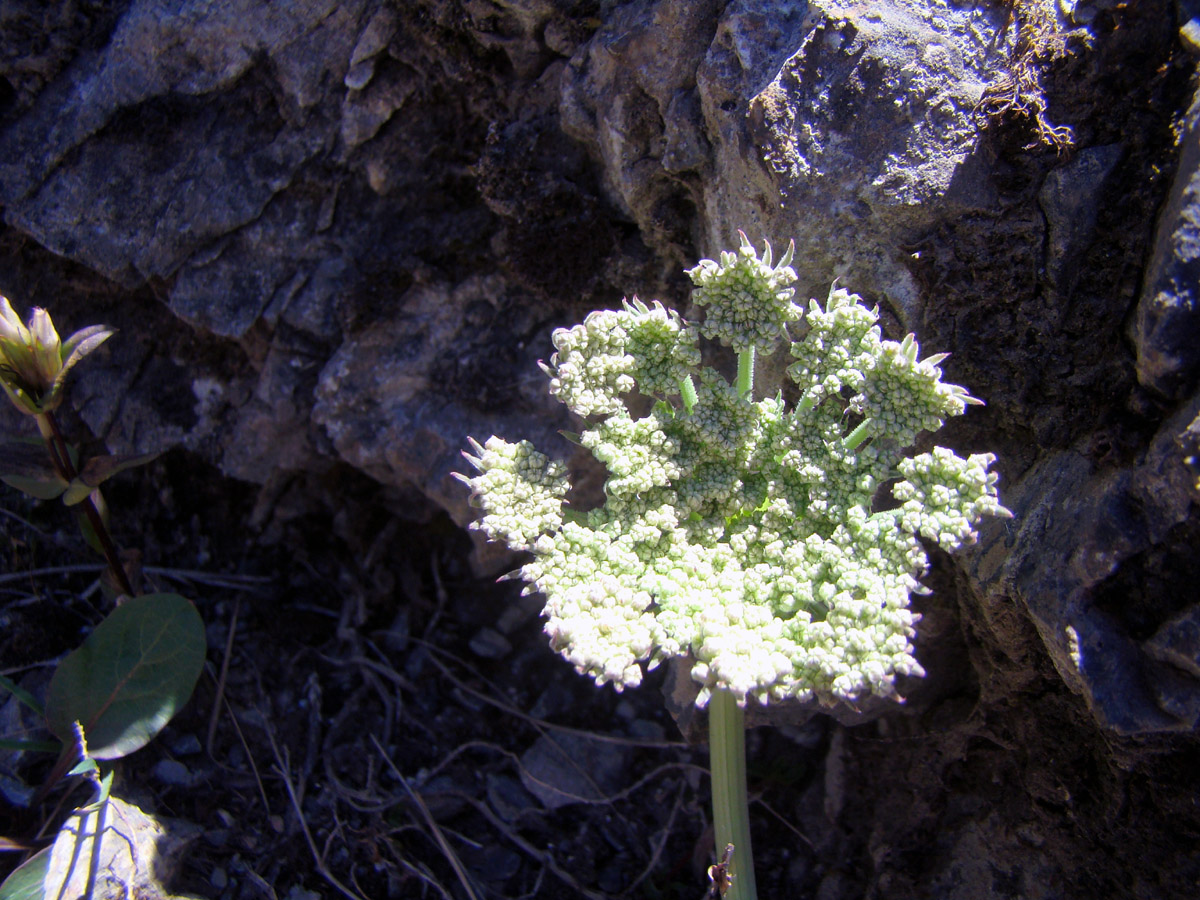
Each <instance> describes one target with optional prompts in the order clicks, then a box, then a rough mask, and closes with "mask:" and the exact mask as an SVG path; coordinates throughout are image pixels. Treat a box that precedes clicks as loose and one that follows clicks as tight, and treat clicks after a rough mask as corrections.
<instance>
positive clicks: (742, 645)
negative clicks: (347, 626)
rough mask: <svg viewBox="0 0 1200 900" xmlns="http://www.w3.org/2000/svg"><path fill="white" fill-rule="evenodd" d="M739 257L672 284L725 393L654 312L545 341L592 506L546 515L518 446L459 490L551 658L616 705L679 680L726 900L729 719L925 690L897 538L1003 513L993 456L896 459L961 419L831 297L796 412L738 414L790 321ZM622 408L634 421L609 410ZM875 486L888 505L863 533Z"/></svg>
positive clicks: (737, 810) (921, 555) (760, 407)
mask: <svg viewBox="0 0 1200 900" xmlns="http://www.w3.org/2000/svg"><path fill="white" fill-rule="evenodd" d="M739 234H740V232H739ZM741 239H742V245H741V248H740V249H739V251H738V252H737V253H728V252H726V253H722V254H721V255H720V261H719V262H717V261H714V260H704V261H702V262H701V263H700V264H699V265H698V266H696V267H695V268H694V269H692V270H690V272H689V273H688V274H689V275H691V277H692V280H693V282H694V283H695V284H696V290H695V293H694V295H693V298H694V300H695V301H696V303H697V305H699V306H703V307H705V321H704V323H703V325H702V326H701V331H702V332H703V333H704V335H705V336H706V337H709V338H716V339H718V340H720V341H721V342H722V343H724V344H726V345H728V346H731V347H733V348H734V349H735V350H737V352H738V372H737V378H736V380H735V383H734V384H730V383H729V382H728V381H726V380H725V379H724V378H722V377H721V375H720V374H718V373H717V372H715V371H713V370H712V369H710V368H701V367H700V351H699V348H698V347H697V346H696V343H697V333H696V329H695V328H693V327H692V326H690V325H688V324H687V323H686V322H684V321H683V320H682V319H681V318H680V317H679V315H678V314H677V313H674V312H671V311H669V310H667V309H665V308H664V307H663V306H662V304H660V303H657V302H656V303H654V304H653V306H646V305H645V304H644V303H642V302H640V301H638V300H636V299H635V300H634V301H633V302H632V303H628V302H627V303H625V304H624V305H623V307H622V309H620V310H615V311H614V310H603V311H600V312H594V313H592V314H591V315H589V316H588V317H587V318H586V319H585V320H584V322H583V324H581V325H576V326H575V327H574V328H571V329H560V330H559V331H556V332H555V333H554V346H555V349H556V351H557V352H556V353H555V354H554V355H553V356H552V357H551V359H550V363H549V364H548V365H544V366H543V368H544V369H545V371H546V373H547V374H548V375H549V376H550V392H551V393H552V394H553V395H554V396H555V397H557V398H558V399H559V400H561V401H562V402H563V403H565V404H566V405H567V406H568V407H569V408H570V409H571V410H572V411H573V412H574V413H576V414H577V415H579V416H582V417H584V418H586V419H588V420H589V421H588V423H587V427H586V428H584V430H583V432H582V434H581V435H580V438H579V442H580V443H581V444H582V445H583V446H584V447H586V448H588V449H589V450H591V452H592V454H593V455H594V456H595V457H596V459H598V460H599V461H600V462H601V463H603V464H604V466H605V467H606V468H607V470H608V474H609V477H608V480H607V482H606V483H605V492H606V495H607V500H606V502H605V503H604V505H603V506H601V507H598V508H596V509H592V510H589V511H587V512H586V513H578V512H576V513H574V514H572V515H571V516H569V517H564V515H563V509H562V507H563V499H564V497H565V496H566V492H567V480H566V477H565V475H564V473H563V470H562V469H561V467H557V466H556V464H555V463H552V462H551V461H550V460H548V459H547V458H546V457H545V456H542V455H541V454H540V453H538V452H537V451H535V450H534V449H533V448H532V447H531V446H530V445H529V444H528V443H527V442H521V443H520V444H509V443H507V442H505V441H502V440H500V439H499V438H496V437H493V438H491V439H489V440H488V442H487V444H486V445H485V446H483V447H481V446H480V445H479V444H477V443H475V442H474V441H472V446H473V447H474V449H475V453H476V455H475V456H469V455H468V456H467V459H468V460H469V461H470V462H471V464H472V465H473V466H474V467H475V468H476V469H478V470H479V474H477V475H475V476H473V477H470V478H468V477H466V476H459V477H460V478H462V480H463V481H465V482H466V483H467V485H468V486H469V487H470V488H471V491H472V497H473V499H475V500H476V501H477V502H479V503H480V504H481V505H482V506H483V509H484V513H485V514H484V516H483V518H482V520H481V521H480V522H479V523H478V524H477V525H476V527H478V528H482V529H483V530H484V531H485V532H486V533H487V534H488V536H489V537H492V538H494V539H498V540H503V541H505V542H506V543H507V544H508V545H509V546H510V547H512V548H513V549H514V550H526V551H530V552H531V553H532V557H533V558H532V559H531V561H530V562H528V563H527V564H526V565H525V566H523V567H522V568H521V570H520V575H521V577H522V578H523V579H524V580H525V581H526V582H527V584H528V586H527V587H526V591H527V592H528V591H538V592H540V593H541V594H543V595H544V596H545V598H546V607H545V615H546V620H547V621H546V632H547V633H548V634H549V635H550V641H551V645H552V646H553V647H554V649H556V650H557V651H559V652H560V653H562V655H563V656H565V657H566V658H567V659H568V660H569V661H570V662H571V663H572V664H573V665H574V666H575V668H576V669H578V670H579V671H580V672H581V673H585V674H587V675H590V676H591V677H592V678H594V679H595V681H596V683H597V684H605V683H612V684H613V685H614V686H615V687H616V688H617V690H620V689H621V688H623V687H625V686H633V685H637V684H640V683H641V680H642V675H643V667H645V668H653V667H654V666H656V665H658V664H659V663H660V662H661V661H662V660H664V659H670V658H672V657H686V658H689V659H690V660H691V661H692V668H691V673H692V677H693V678H694V679H695V680H696V681H697V682H699V684H700V686H701V687H700V691H699V694H698V696H697V699H696V703H697V705H699V706H706V705H707V706H708V707H709V711H710V715H709V725H710V728H709V734H710V740H709V747H710V754H711V756H710V760H711V763H710V769H711V772H712V792H713V823H714V830H715V834H716V839H717V847H718V849H724V848H727V847H728V848H732V852H733V855H732V860H730V856H729V851H726V854H725V856H724V857H723V859H725V860H726V863H725V864H723V865H726V864H728V865H729V869H730V870H731V871H730V870H726V872H725V876H728V877H725V876H723V878H722V883H723V885H724V886H725V888H727V890H726V891H725V892H724V893H723V896H724V898H725V900H753V898H754V897H755V881H754V867H753V860H752V851H751V846H750V828H749V812H748V805H747V795H746V775H745V739H744V729H745V723H744V710H743V707H744V705H745V703H746V700H747V698H749V697H754V698H755V699H757V700H759V701H761V702H763V703H766V702H769V701H779V700H784V699H787V698H796V699H800V700H810V699H816V700H818V701H820V702H821V703H823V704H830V705H832V704H834V703H837V702H839V701H846V702H849V703H854V702H856V701H859V700H861V699H863V698H865V697H868V696H872V695H873V696H878V697H895V698H897V699H899V698H898V694H897V691H896V678H897V676H901V675H923V674H924V671H923V670H922V668H921V666H920V664H919V663H918V662H917V660H916V658H915V656H914V649H913V638H914V636H915V633H916V632H915V626H916V623H917V620H918V618H919V617H918V616H917V615H916V614H914V613H913V612H912V611H911V610H910V609H909V597H910V596H911V595H912V594H913V593H914V592H918V591H921V590H922V588H921V584H920V582H919V581H918V580H917V579H918V578H919V577H920V576H921V575H922V574H923V573H924V571H925V567H926V557H925V551H924V549H923V548H922V546H921V543H920V541H919V540H918V539H917V535H923V536H925V537H926V538H928V539H929V540H933V541H936V542H937V543H938V544H940V545H941V546H942V547H943V548H945V549H947V550H954V549H957V548H958V547H960V546H962V545H963V544H965V543H969V542H970V541H972V540H974V539H975V531H974V528H975V525H976V524H977V523H978V522H979V520H980V518H981V517H983V516H985V515H1001V516H1004V515H1009V513H1008V510H1006V509H1005V508H1004V507H1003V506H1001V505H1000V502H999V500H998V499H997V497H996V475H995V474H994V473H991V472H989V471H988V466H989V465H990V464H991V463H992V461H993V457H992V456H990V455H987V454H984V455H977V456H971V457H969V458H968V459H963V458H961V457H959V456H957V455H956V454H955V453H954V452H953V451H950V450H947V449H945V448H944V447H936V448H934V450H933V451H932V452H930V453H923V454H920V455H919V456H912V457H910V456H907V455H906V452H905V450H904V448H905V447H907V446H909V445H910V444H912V442H913V441H914V440H915V439H916V436H917V434H918V433H919V432H921V431H926V430H928V431H933V430H936V429H938V428H940V427H941V426H942V422H943V421H944V420H945V419H946V418H947V417H948V416H957V415H961V414H962V413H963V412H964V411H965V410H966V407H967V405H968V404H971V403H978V402H979V401H977V400H975V399H974V398H972V397H970V396H969V395H968V394H967V392H966V391H965V390H964V389H962V388H961V387H958V386H957V385H952V384H945V383H943V382H942V380H941V376H942V372H941V369H940V368H939V367H938V364H939V363H940V362H941V361H942V359H944V357H943V356H932V357H929V358H928V359H925V360H920V359H918V348H917V343H916V341H915V339H914V338H913V336H912V335H909V336H908V337H906V338H905V339H904V340H903V341H900V342H896V341H886V340H883V338H882V337H881V335H880V329H879V325H878V319H879V315H878V311H877V310H871V309H868V308H867V307H866V306H864V305H863V304H862V303H861V302H860V300H859V298H858V297H856V296H854V295H853V294H850V293H848V292H847V291H844V290H833V291H831V292H830V295H829V298H828V300H827V301H826V304H825V306H824V308H822V306H821V304H819V303H818V302H817V301H815V300H813V301H812V302H811V303H810V304H809V310H808V322H807V325H808V328H807V330H806V333H805V334H804V337H803V338H802V339H801V340H798V341H792V342H791V353H792V356H793V357H794V358H795V360H796V362H795V363H794V364H793V365H792V367H791V368H790V369H789V370H788V371H789V374H790V375H791V377H792V378H793V379H794V380H795V381H796V383H797V385H798V388H799V401H798V402H797V403H796V405H795V406H794V407H791V408H789V407H788V406H787V405H785V404H784V402H783V400H782V398H781V397H778V396H777V397H775V398H767V399H764V400H758V401H756V400H755V399H754V397H753V372H754V355H755V352H756V350H763V351H768V350H770V349H771V348H773V347H774V346H775V345H776V344H777V343H778V342H779V340H780V338H782V337H788V325H789V323H792V322H795V321H797V320H798V319H799V318H800V317H801V315H802V313H803V310H802V309H801V307H800V306H798V305H796V304H795V303H793V302H792V294H793V290H792V288H791V286H790V285H791V284H792V282H794V281H795V279H796V275H795V273H794V272H793V271H792V269H791V268H790V266H789V265H788V263H790V261H791V256H792V247H789V248H788V251H787V253H786V254H784V257H783V259H782V260H780V262H779V264H778V265H776V266H772V265H771V248H770V245H769V244H768V245H767V247H766V250H765V252H764V253H763V257H762V259H759V258H758V255H757V254H756V253H755V251H754V248H753V247H752V246H751V245H750V242H749V241H748V240H747V239H746V236H745V235H744V234H743V235H742V236H741ZM635 392H636V393H637V394H641V395H642V397H643V398H649V399H650V400H652V401H653V404H652V405H650V404H647V403H645V402H642V401H639V402H638V403H637V404H631V403H628V402H627V401H628V400H629V398H630V397H631V396H632V395H634V394H635ZM647 406H650V408H649V411H648V412H646V413H645V414H644V415H640V417H638V416H635V414H634V413H633V412H632V410H633V409H639V410H645V409H646V408H647ZM893 480H895V481H896V484H895V487H894V488H893V490H892V494H893V497H894V499H895V500H896V505H895V506H894V507H893V508H890V509H884V510H879V511H876V510H875V499H876V494H877V493H878V492H879V490H880V486H881V485H884V484H886V483H888V482H889V481H893ZM885 505H886V504H885Z"/></svg>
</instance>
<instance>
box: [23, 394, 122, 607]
mask: <svg viewBox="0 0 1200 900" xmlns="http://www.w3.org/2000/svg"><path fill="white" fill-rule="evenodd" d="M37 419H38V426H39V429H40V430H41V432H42V436H43V437H44V438H45V440H46V449H47V450H48V451H49V452H50V459H51V460H52V461H53V462H54V467H55V468H56V469H58V474H59V475H60V476H62V478H63V479H64V480H66V481H68V482H70V481H74V480H75V479H76V478H78V477H79V473H78V472H77V471H75V464H74V463H72V462H71V452H70V450H69V449H68V447H67V442H66V439H64V438H63V436H62V432H61V431H59V428H58V422H57V421H56V420H55V418H54V413H50V412H43V413H39V414H38V417H37ZM79 505H80V507H81V508H82V509H83V514H84V515H85V516H87V520H88V524H89V525H91V526H92V531H93V532H95V534H96V540H98V541H99V542H100V547H101V548H102V549H103V550H104V559H105V560H106V561H107V562H108V568H109V569H110V570H111V571H112V576H113V578H114V579H115V580H116V582H117V587H119V588H120V589H121V593H123V594H125V595H127V596H129V597H132V596H133V595H134V591H133V585H131V584H130V583H129V576H128V575H127V574H126V573H125V567H124V566H122V565H121V557H120V554H118V553H117V545H116V544H114V543H113V539H112V536H111V535H110V534H109V533H108V527H107V526H106V525H105V524H104V519H103V518H102V517H101V515H100V510H98V509H96V504H95V503H93V502H92V498H91V497H86V498H84V500H83V502H81V503H80V504H79Z"/></svg>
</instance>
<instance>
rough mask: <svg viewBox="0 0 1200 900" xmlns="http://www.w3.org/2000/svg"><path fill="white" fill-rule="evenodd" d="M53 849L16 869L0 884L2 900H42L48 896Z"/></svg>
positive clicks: (48, 848)
mask: <svg viewBox="0 0 1200 900" xmlns="http://www.w3.org/2000/svg"><path fill="white" fill-rule="evenodd" d="M51 849H53V848H51V847H47V848H46V849H44V850H42V851H40V852H38V853H37V854H35V855H34V856H32V857H30V858H29V859H27V860H26V861H25V862H23V863H21V865H20V866H18V867H17V868H16V869H14V870H13V873H12V874H11V875H9V876H8V877H7V878H6V879H4V884H0V900H42V898H43V897H45V896H46V887H45V882H46V873H47V872H48V871H50V851H51Z"/></svg>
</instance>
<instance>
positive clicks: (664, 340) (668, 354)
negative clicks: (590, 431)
mask: <svg viewBox="0 0 1200 900" xmlns="http://www.w3.org/2000/svg"><path fill="white" fill-rule="evenodd" d="M622 306H623V308H622V309H620V310H611V309H602V310H597V311H596V312H593V313H590V314H589V315H588V317H587V318H586V319H584V320H583V324H582V325H576V326H575V327H574V328H560V329H558V330H557V331H555V332H554V335H553V336H552V338H551V339H552V340H553V341H554V347H555V350H556V351H557V352H556V353H555V354H554V355H553V356H551V357H550V364H549V365H545V364H543V365H542V369H543V370H544V371H545V372H546V374H547V375H549V376H550V393H551V394H552V395H553V396H554V397H557V398H558V399H559V400H561V401H562V402H563V403H565V404H566V405H567V408H568V409H570V410H571V412H573V413H575V414H576V415H579V416H584V417H587V416H595V415H600V416H611V415H617V414H619V413H621V412H622V411H623V410H624V409H625V406H624V403H623V402H622V400H621V395H622V394H627V393H629V392H630V391H632V390H633V388H634V385H637V387H638V388H639V390H641V392H642V393H643V394H649V395H657V394H671V393H677V392H678V391H679V383H680V382H681V381H683V380H684V379H685V378H687V376H688V374H689V373H690V372H691V371H692V370H693V369H694V368H695V367H696V366H698V365H699V364H700V349H699V347H697V346H696V332H695V329H693V328H692V327H691V326H690V325H688V324H687V323H686V322H684V321H683V319H681V318H680V316H679V313H677V312H675V311H674V310H668V309H666V308H665V307H664V306H663V305H662V304H661V303H659V302H658V301H657V300H656V301H654V305H653V306H646V304H645V303H643V302H642V301H641V300H639V299H638V298H637V297H634V298H633V302H632V303H630V302H629V301H628V300H626V301H624V302H623V304H622Z"/></svg>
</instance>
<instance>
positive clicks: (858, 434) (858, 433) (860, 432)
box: [842, 419, 871, 450]
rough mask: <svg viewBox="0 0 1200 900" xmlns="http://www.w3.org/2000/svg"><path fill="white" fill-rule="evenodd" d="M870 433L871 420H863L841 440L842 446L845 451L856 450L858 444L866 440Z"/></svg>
mask: <svg viewBox="0 0 1200 900" xmlns="http://www.w3.org/2000/svg"><path fill="white" fill-rule="evenodd" d="M870 431H871V420H870V419H863V420H862V421H861V422H859V423H858V427H857V428H855V429H854V430H853V431H851V432H850V433H849V434H848V435H846V436H845V437H844V438H842V445H843V446H844V447H845V448H846V449H847V450H857V449H858V446H859V444H861V443H862V442H863V441H865V440H866V439H867V437H868V436H869V434H870Z"/></svg>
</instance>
